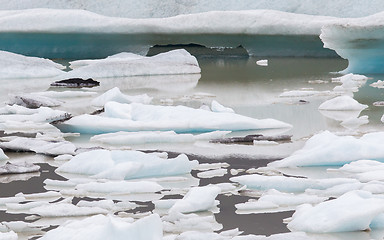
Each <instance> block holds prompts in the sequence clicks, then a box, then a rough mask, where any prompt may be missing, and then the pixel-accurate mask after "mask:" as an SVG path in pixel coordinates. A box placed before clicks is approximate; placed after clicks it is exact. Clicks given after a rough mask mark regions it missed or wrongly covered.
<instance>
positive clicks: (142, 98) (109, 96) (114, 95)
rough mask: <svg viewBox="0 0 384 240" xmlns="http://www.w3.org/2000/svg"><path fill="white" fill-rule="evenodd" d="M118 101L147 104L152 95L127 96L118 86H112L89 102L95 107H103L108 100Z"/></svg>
mask: <svg viewBox="0 0 384 240" xmlns="http://www.w3.org/2000/svg"><path fill="white" fill-rule="evenodd" d="M109 101H114V102H119V103H133V102H136V103H143V104H149V103H150V102H151V101H152V97H149V96H148V95H147V94H142V95H136V96H129V95H125V94H123V93H122V92H121V91H120V89H119V88H118V87H114V88H112V89H110V90H108V91H106V92H105V93H103V94H102V95H100V96H98V97H97V98H95V99H93V100H92V102H91V104H92V105H93V106H97V107H104V105H105V104H106V103H107V102H109Z"/></svg>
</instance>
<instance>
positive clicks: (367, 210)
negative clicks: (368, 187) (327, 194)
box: [288, 191, 384, 233]
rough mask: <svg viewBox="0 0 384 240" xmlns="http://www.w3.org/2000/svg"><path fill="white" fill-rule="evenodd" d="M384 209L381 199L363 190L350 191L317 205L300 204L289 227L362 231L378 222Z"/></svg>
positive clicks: (316, 231) (315, 231)
mask: <svg viewBox="0 0 384 240" xmlns="http://www.w3.org/2000/svg"><path fill="white" fill-rule="evenodd" d="M383 211H384V199H382V198H378V197H375V196H374V195H372V194H371V193H370V192H366V191H351V192H348V193H346V194H344V195H342V196H341V197H339V198H337V199H334V200H330V201H326V202H323V203H320V204H318V205H316V206H311V205H310V204H305V205H301V206H300V207H299V208H297V210H296V212H295V213H294V214H293V216H292V220H291V221H290V222H289V223H288V228H289V229H290V230H293V231H303V232H313V233H329V232H348V231H365V230H369V229H370V225H371V224H372V225H375V224H378V222H377V221H378V220H380V215H381V214H383Z"/></svg>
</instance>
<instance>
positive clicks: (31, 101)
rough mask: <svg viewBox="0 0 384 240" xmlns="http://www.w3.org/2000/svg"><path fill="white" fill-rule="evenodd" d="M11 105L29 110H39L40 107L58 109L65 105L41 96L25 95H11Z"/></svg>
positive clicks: (9, 102)
mask: <svg viewBox="0 0 384 240" xmlns="http://www.w3.org/2000/svg"><path fill="white" fill-rule="evenodd" d="M8 104H9V105H13V104H17V105H20V106H23V107H27V108H39V107H57V106H60V105H61V104H63V102H62V101H59V100H56V99H53V98H50V97H45V96H40V95H37V94H31V93H24V94H18V95H13V94H10V95H9V101H8Z"/></svg>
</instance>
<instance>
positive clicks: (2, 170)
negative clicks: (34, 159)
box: [0, 151, 40, 175]
mask: <svg viewBox="0 0 384 240" xmlns="http://www.w3.org/2000/svg"><path fill="white" fill-rule="evenodd" d="M1 152H2V151H1ZM39 170H40V166H38V165H35V164H31V163H27V162H24V163H22V164H13V163H9V162H7V163H6V164H5V165H4V166H1V167H0V175H2V174H17V173H30V172H38V171H39Z"/></svg>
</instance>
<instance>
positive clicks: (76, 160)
mask: <svg viewBox="0 0 384 240" xmlns="http://www.w3.org/2000/svg"><path fill="white" fill-rule="evenodd" d="M197 165H198V162H197V161H196V160H193V161H189V159H188V157H187V156H186V155H184V154H181V155H179V156H177V157H176V158H173V159H162V158H159V157H157V156H155V155H151V154H145V153H143V152H139V151H117V150H116V151H108V150H94V151H89V152H85V153H81V154H78V155H76V156H75V157H73V158H72V159H71V160H70V161H69V162H66V163H64V164H63V165H61V166H60V167H59V168H57V170H56V171H58V172H67V173H76V174H85V175H92V176H93V177H96V178H109V179H116V180H123V179H134V178H144V177H161V176H171V175H181V174H186V173H189V172H190V171H191V169H192V168H194V167H195V166H197Z"/></svg>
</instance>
